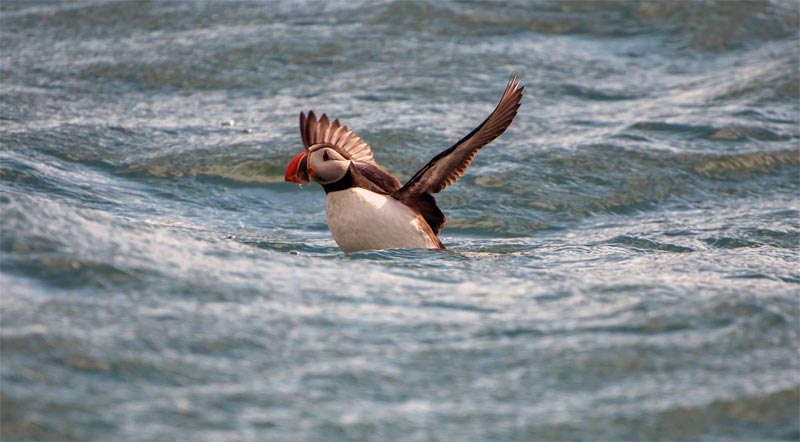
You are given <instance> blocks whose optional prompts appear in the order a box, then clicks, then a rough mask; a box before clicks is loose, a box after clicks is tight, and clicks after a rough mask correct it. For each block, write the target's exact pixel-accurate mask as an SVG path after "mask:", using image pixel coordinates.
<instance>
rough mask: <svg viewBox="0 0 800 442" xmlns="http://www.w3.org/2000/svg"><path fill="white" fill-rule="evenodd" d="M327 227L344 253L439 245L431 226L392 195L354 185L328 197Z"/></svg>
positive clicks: (435, 246) (429, 247)
mask: <svg viewBox="0 0 800 442" xmlns="http://www.w3.org/2000/svg"><path fill="white" fill-rule="evenodd" d="M326 214H327V218H328V228H329V229H330V230H331V234H332V235H333V239H334V240H336V243H337V244H339V247H340V248H341V249H342V251H344V252H357V251H359V250H377V249H397V248H428V249H431V248H438V247H437V245H438V244H437V242H436V239H434V238H433V236H432V232H431V231H430V227H428V225H427V224H425V221H424V220H423V219H422V218H421V217H420V216H419V214H417V213H415V212H414V211H413V210H411V209H410V208H409V207H408V206H406V205H405V204H403V203H401V202H400V201H397V200H396V199H394V198H392V197H391V196H386V195H380V194H377V193H374V192H370V191H369V190H366V189H362V188H358V187H354V188H351V189H347V190H340V191H338V192H331V193H329V194H328V197H327V206H326Z"/></svg>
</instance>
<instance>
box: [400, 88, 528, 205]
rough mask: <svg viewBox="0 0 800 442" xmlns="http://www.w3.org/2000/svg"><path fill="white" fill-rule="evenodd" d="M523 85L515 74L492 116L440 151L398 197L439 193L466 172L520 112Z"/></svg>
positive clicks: (404, 187)
mask: <svg viewBox="0 0 800 442" xmlns="http://www.w3.org/2000/svg"><path fill="white" fill-rule="evenodd" d="M523 89H524V86H520V84H519V79H517V76H516V75H514V76H513V77H512V78H511V80H509V82H508V86H506V90H505V92H503V97H502V98H501V99H500V103H499V104H498V105H497V107H496V108H495V109H494V111H492V113H491V114H490V115H489V117H488V118H486V120H484V121H483V123H481V124H480V126H478V127H476V128H475V129H474V130H473V131H472V132H470V133H469V135H467V136H466V137H464V138H462V139H461V140H460V141H459V142H458V143H456V144H455V145H453V146H452V147H451V148H449V149H447V150H445V151H444V152H442V153H440V154H439V155H436V156H435V157H434V158H433V159H432V160H431V161H430V162H428V164H426V165H425V167H423V168H422V169H420V170H419V171H418V172H417V173H416V174H414V176H413V177H411V179H410V180H408V182H407V183H406V184H405V185H404V186H403V187H402V188H400V189H399V190H398V191H397V192H395V194H394V196H395V198H397V199H399V200H401V201H402V200H403V199H404V198H408V197H409V196H413V195H420V194H423V193H429V194H432V193H437V192H440V191H442V190H444V189H445V188H446V187H447V186H450V185H451V184H453V183H455V182H456V181H458V179H459V178H461V177H462V176H464V172H466V171H467V167H469V165H470V163H472V159H473V158H475V155H476V154H477V153H478V151H479V150H480V149H481V148H482V147H483V146H486V145H487V144H489V143H491V142H492V141H494V140H495V138H497V137H499V136H500V134H502V133H503V132H505V130H506V129H507V128H508V126H509V125H510V124H511V121H512V120H513V119H514V116H516V115H517V109H519V105H520V100H521V99H522V90H523Z"/></svg>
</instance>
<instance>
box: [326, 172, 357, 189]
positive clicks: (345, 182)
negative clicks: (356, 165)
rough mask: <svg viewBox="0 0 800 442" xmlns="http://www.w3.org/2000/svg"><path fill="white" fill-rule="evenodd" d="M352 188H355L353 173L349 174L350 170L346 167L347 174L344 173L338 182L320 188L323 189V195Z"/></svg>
mask: <svg viewBox="0 0 800 442" xmlns="http://www.w3.org/2000/svg"><path fill="white" fill-rule="evenodd" d="M353 186H355V182H354V180H353V173H352V172H351V168H350V167H348V168H347V173H345V174H344V176H343V177H342V178H340V179H339V181H336V182H333V183H330V184H323V185H322V188H323V189H325V193H326V194H328V193H331V192H336V191H339V190H347V189H349V188H351V187H353Z"/></svg>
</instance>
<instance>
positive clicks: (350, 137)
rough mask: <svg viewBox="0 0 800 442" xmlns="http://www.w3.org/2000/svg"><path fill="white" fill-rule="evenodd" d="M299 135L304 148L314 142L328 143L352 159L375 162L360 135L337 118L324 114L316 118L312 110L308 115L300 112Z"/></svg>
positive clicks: (370, 150)
mask: <svg viewBox="0 0 800 442" xmlns="http://www.w3.org/2000/svg"><path fill="white" fill-rule="evenodd" d="M300 136H301V137H302V138H303V145H304V146H305V147H306V149H308V148H310V147H311V146H313V145H315V144H329V145H332V146H334V147H336V148H337V150H339V151H340V152H342V153H344V154H345V155H346V156H348V157H349V158H350V159H351V160H353V161H359V162H362V163H369V162H371V163H374V162H375V160H374V158H373V156H372V149H371V148H370V147H369V145H368V144H367V143H366V142H365V141H364V140H363V139H362V138H361V137H359V136H358V135H356V134H355V133H354V132H353V131H352V130H350V129H348V128H347V126H343V125H342V124H341V123H339V120H333V122H330V121H328V116H327V115H325V114H322V117H321V118H320V119H319V120H317V116H316V115H314V111H310V112H309V113H308V117H306V115H305V114H304V113H303V112H300Z"/></svg>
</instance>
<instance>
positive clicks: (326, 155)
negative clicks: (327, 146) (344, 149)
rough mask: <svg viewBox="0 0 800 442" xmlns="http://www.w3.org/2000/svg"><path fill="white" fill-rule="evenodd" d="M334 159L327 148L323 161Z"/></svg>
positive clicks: (323, 154) (323, 153)
mask: <svg viewBox="0 0 800 442" xmlns="http://www.w3.org/2000/svg"><path fill="white" fill-rule="evenodd" d="M332 159H333V157H332V156H331V154H329V153H328V151H327V150H326V151H324V152H322V160H323V161H330V160H332Z"/></svg>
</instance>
